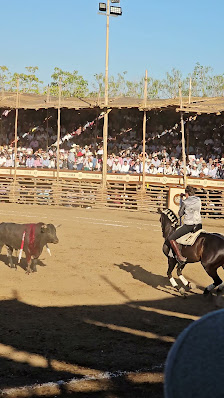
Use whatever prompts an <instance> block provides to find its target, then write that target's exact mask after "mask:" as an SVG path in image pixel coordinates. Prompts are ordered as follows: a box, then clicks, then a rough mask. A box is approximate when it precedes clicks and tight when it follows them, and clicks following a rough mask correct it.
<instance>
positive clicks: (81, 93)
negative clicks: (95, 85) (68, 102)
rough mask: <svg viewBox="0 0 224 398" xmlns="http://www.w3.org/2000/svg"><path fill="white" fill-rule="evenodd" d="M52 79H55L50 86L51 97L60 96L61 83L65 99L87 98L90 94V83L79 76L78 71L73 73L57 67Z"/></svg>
mask: <svg viewBox="0 0 224 398" xmlns="http://www.w3.org/2000/svg"><path fill="white" fill-rule="evenodd" d="M51 78H52V79H53V82H51V84H50V94H51V95H58V92H59V82H60V81H61V88H62V91H61V94H62V96H63V97H85V96H86V95H87V93H88V82H87V80H85V79H84V78H83V77H82V76H81V75H78V71H77V70H74V71H73V72H72V73H71V72H67V71H63V70H62V69H60V68H57V67H56V68H54V73H53V74H52V75H51Z"/></svg>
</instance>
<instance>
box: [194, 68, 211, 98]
mask: <svg viewBox="0 0 224 398" xmlns="http://www.w3.org/2000/svg"><path fill="white" fill-rule="evenodd" d="M211 72H212V68H211V67H210V66H202V65H200V63H199V62H197V63H196V65H195V67H194V70H193V73H192V95H193V96H195V97H207V95H208V93H209V90H210V89H211Z"/></svg>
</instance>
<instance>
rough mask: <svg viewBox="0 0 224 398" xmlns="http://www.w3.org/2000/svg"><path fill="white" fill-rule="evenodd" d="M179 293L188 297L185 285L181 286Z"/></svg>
mask: <svg viewBox="0 0 224 398" xmlns="http://www.w3.org/2000/svg"><path fill="white" fill-rule="evenodd" d="M179 293H180V294H181V296H185V297H186V290H185V289H184V288H183V287H180V289H179Z"/></svg>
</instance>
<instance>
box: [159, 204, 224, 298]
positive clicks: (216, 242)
mask: <svg viewBox="0 0 224 398" xmlns="http://www.w3.org/2000/svg"><path fill="white" fill-rule="evenodd" d="M158 212H159V213H160V223H161V227H162V233H163V237H164V239H165V240H166V239H167V237H168V236H169V235H170V234H171V232H173V231H174V230H175V229H176V228H177V227H178V218H177V217H176V215H175V214H174V212H173V211H172V210H170V209H166V210H160V209H158ZM180 248H181V253H182V255H183V256H184V257H186V258H187V263H196V262H198V261H200V262H201V264H202V265H203V267H204V269H205V271H206V272H207V274H208V275H209V276H210V277H211V278H212V279H213V281H214V282H213V283H212V284H211V285H209V286H207V287H206V288H205V290H204V294H208V293H209V292H210V291H211V290H212V289H214V288H215V287H218V289H217V292H221V291H222V289H223V287H224V283H223V282H222V280H221V279H220V277H219V276H218V274H217V269H218V268H219V267H224V236H223V235H220V234H216V233H206V232H201V234H200V235H199V236H198V237H197V239H196V241H195V243H194V244H193V245H192V246H180ZM163 252H164V254H165V255H166V256H167V257H168V270H167V275H168V278H169V280H170V283H171V285H172V286H173V287H174V288H176V289H177V290H178V291H179V292H180V293H181V294H184V293H185V289H183V288H180V289H179V288H178V285H177V283H176V281H175V279H174V278H173V277H172V272H173V270H174V268H175V265H176V264H177V260H176V258H175V256H174V255H173V254H172V253H171V252H170V248H168V246H167V245H166V244H165V243H164V244H163ZM184 266H185V265H184ZM184 266H180V265H178V266H177V275H178V277H179V278H180V280H181V282H182V283H183V285H184V286H185V287H186V288H187V289H188V290H189V289H191V288H192V286H191V284H190V282H188V281H187V280H186V279H185V277H184V276H183V275H182V270H183V268H184Z"/></svg>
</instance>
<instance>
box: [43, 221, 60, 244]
mask: <svg viewBox="0 0 224 398" xmlns="http://www.w3.org/2000/svg"><path fill="white" fill-rule="evenodd" d="M41 232H42V233H44V234H45V240H46V243H54V244H56V243H58V242H59V240H58V237H57V234H56V228H55V226H54V225H53V224H43V225H41Z"/></svg>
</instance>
